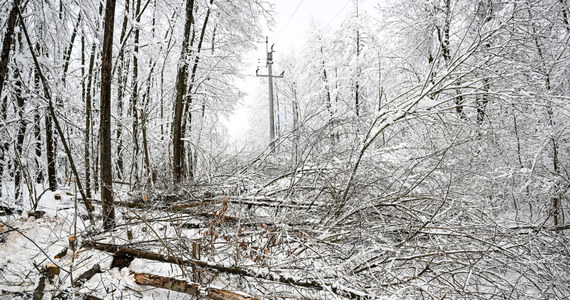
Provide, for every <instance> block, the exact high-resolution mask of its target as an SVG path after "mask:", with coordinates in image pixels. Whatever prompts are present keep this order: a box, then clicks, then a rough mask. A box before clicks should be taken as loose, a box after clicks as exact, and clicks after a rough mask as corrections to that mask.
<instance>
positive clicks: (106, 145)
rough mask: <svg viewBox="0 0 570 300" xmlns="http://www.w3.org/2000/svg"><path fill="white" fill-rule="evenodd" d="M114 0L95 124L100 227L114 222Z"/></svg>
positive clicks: (108, 12)
mask: <svg viewBox="0 0 570 300" xmlns="http://www.w3.org/2000/svg"><path fill="white" fill-rule="evenodd" d="M114 19H115V0H107V5H106V7H105V23H104V24H105V25H104V34H103V51H102V58H101V63H102V65H101V100H100V101H101V103H100V109H101V112H100V113H101V117H100V119H101V124H100V125H99V148H100V150H99V153H100V158H99V162H100V166H101V176H100V177H101V201H102V202H103V211H102V214H103V228H105V229H111V228H113V227H114V226H115V206H114V204H113V173H112V172H113V170H112V163H111V156H112V148H111V76H112V75H111V72H112V64H113V31H114V25H115V22H114Z"/></svg>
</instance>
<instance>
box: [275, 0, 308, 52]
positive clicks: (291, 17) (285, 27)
mask: <svg viewBox="0 0 570 300" xmlns="http://www.w3.org/2000/svg"><path fill="white" fill-rule="evenodd" d="M303 1H305V0H301V1H299V4H298V5H297V8H295V11H293V14H292V15H291V16H290V17H289V20H287V23H285V26H284V27H283V29H282V30H281V33H279V36H278V37H277V40H275V43H277V42H279V39H280V38H281V36H282V35H283V32H285V29H287V26H289V23H290V22H291V20H292V19H293V17H294V16H295V14H296V13H297V10H298V9H299V7H300V6H301V4H303Z"/></svg>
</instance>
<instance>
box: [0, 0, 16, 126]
mask: <svg viewBox="0 0 570 300" xmlns="http://www.w3.org/2000/svg"><path fill="white" fill-rule="evenodd" d="M19 4H20V0H14V4H12V9H11V10H10V14H9V16H8V22H7V24H6V33H5V34H4V40H3V41H2V53H1V54H0V99H1V100H2V113H3V114H5V113H6V103H7V102H5V101H4V99H3V98H2V89H3V88H4V80H5V79H6V75H7V74H8V62H9V61H10V50H11V49H12V42H13V39H14V28H15V27H16V17H17V16H18V5H19ZM3 117H4V119H5V118H6V116H4V115H3Z"/></svg>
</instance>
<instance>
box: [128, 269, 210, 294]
mask: <svg viewBox="0 0 570 300" xmlns="http://www.w3.org/2000/svg"><path fill="white" fill-rule="evenodd" d="M134 274H135V282H136V283H138V284H140V285H150V286H154V287H158V288H163V289H167V290H171V291H175V292H179V293H184V294H188V295H192V296H198V295H199V294H200V291H199V288H200V285H198V284H195V283H188V282H186V281H184V280H178V279H174V278H170V277H164V276H159V275H153V274H148V273H134Z"/></svg>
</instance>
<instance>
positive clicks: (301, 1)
mask: <svg viewBox="0 0 570 300" xmlns="http://www.w3.org/2000/svg"><path fill="white" fill-rule="evenodd" d="M355 1H356V0H273V3H274V4H275V12H276V14H275V26H273V28H272V29H271V30H267V32H266V33H265V35H266V36H267V37H268V38H269V44H270V45H271V44H275V47H274V50H275V54H274V60H275V61H278V60H279V55H284V54H287V53H290V52H291V51H294V52H295V53H297V54H298V53H299V52H300V51H301V50H302V47H303V44H304V42H305V41H306V38H305V37H306V33H307V31H308V30H309V27H310V24H311V22H316V23H317V24H320V25H321V26H327V27H330V28H331V30H334V29H336V28H337V26H338V24H339V23H340V22H341V21H342V20H344V19H345V18H346V16H347V15H348V14H349V13H350V12H351V10H352V9H353V7H354V4H355ZM358 1H359V5H360V7H361V9H367V8H368V9H369V8H370V7H372V5H373V4H374V3H377V2H378V1H380V0H358ZM258 42H260V43H259V46H258V48H257V50H254V51H252V52H251V54H250V55H248V56H247V58H246V59H245V61H246V62H248V65H249V66H248V67H246V70H244V71H243V73H244V75H245V76H246V77H245V79H244V80H243V82H242V83H240V86H241V88H242V89H243V90H244V91H245V92H246V93H247V94H248V96H246V97H245V98H244V99H243V101H242V103H241V105H238V107H237V109H236V110H235V111H234V113H233V114H232V116H231V117H230V118H229V120H227V122H224V123H225V124H226V126H227V128H228V131H229V134H230V135H231V136H232V138H233V139H234V140H235V141H236V142H237V143H240V142H244V141H243V140H242V141H239V140H240V139H242V138H243V137H244V136H245V134H247V132H248V130H249V129H250V127H251V126H252V124H251V120H252V118H251V116H252V115H253V114H256V113H258V114H262V115H264V116H265V115H268V112H266V111H263V112H256V111H254V110H258V108H257V109H256V108H254V107H255V105H253V104H254V101H268V99H267V97H262V99H257V98H259V94H260V90H261V89H263V88H266V87H265V85H266V83H265V82H263V81H262V80H261V79H260V78H255V77H254V76H255V69H256V67H257V66H258V65H260V66H262V68H260V73H262V74H266V69H265V68H263V66H265V61H264V59H265V57H266V53H265V40H264V39H263V40H262V41H258ZM258 60H259V63H258ZM274 71H275V73H278V72H280V68H279V65H278V64H275V65H274ZM264 91H265V90H264ZM265 93H266V91H265ZM263 95H265V94H263ZM258 107H259V106H258Z"/></svg>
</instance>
